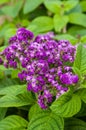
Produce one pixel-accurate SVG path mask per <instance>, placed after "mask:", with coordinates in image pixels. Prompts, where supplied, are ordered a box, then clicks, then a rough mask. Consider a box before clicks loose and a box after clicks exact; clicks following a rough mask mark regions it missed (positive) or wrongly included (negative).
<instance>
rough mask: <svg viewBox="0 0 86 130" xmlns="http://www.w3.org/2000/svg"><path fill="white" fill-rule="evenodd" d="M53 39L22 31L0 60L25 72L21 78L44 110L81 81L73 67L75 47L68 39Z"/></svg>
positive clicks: (12, 38) (12, 40)
mask: <svg viewBox="0 0 86 130" xmlns="http://www.w3.org/2000/svg"><path fill="white" fill-rule="evenodd" d="M53 36H54V34H53V33H52V32H49V33H47V34H45V35H38V36H36V37H34V35H33V33H32V32H30V31H29V30H26V29H25V28H19V29H18V31H17V33H16V35H15V36H13V37H11V38H10V40H9V46H8V47H7V48H6V49H5V50H4V51H3V52H2V53H1V58H0V64H4V66H5V67H7V68H8V67H13V68H14V69H15V68H20V69H21V70H22V71H21V73H19V74H18V77H19V78H20V80H21V81H22V80H24V81H26V82H27V89H28V90H29V91H32V92H34V93H37V95H38V104H39V105H40V107H41V108H43V109H46V108H47V107H48V105H50V103H51V102H52V101H53V99H54V98H55V97H56V98H58V97H59V96H60V95H61V94H63V93H64V92H66V91H67V90H68V87H69V86H70V85H74V84H76V83H77V82H78V76H77V75H75V74H74V73H73V71H72V67H71V65H72V63H73V62H74V57H75V52H76V48H75V47H74V46H72V45H71V44H70V42H69V41H67V40H60V41H56V40H53ZM67 63H68V64H70V66H67Z"/></svg>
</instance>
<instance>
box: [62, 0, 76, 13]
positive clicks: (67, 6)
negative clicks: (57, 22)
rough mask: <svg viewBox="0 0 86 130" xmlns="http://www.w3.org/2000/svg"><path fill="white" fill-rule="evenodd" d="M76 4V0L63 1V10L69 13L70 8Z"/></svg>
mask: <svg viewBox="0 0 86 130" xmlns="http://www.w3.org/2000/svg"><path fill="white" fill-rule="evenodd" d="M77 4H78V0H76V1H75V0H68V1H63V5H64V10H65V11H69V10H71V9H72V8H74V7H75V6H76V5H77Z"/></svg>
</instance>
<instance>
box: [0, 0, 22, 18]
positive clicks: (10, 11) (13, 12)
mask: <svg viewBox="0 0 86 130" xmlns="http://www.w3.org/2000/svg"><path fill="white" fill-rule="evenodd" d="M22 4H23V0H20V1H19V2H16V3H15V4H14V5H13V6H10V5H9V6H8V5H7V6H4V7H3V8H2V9H1V11H2V12H3V13H4V14H5V15H8V16H11V17H13V18H15V17H16V16H17V15H18V13H19V11H20V9H21V7H22Z"/></svg>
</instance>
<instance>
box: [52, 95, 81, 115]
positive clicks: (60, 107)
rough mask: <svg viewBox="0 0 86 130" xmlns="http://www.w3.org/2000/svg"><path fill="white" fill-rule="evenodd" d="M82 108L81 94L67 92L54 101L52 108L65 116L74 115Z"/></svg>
mask: <svg viewBox="0 0 86 130" xmlns="http://www.w3.org/2000/svg"><path fill="white" fill-rule="evenodd" d="M80 108H81V100H80V98H79V96H77V95H75V94H73V95H72V96H70V95H68V94H65V95H62V96H61V97H60V98H59V99H57V100H56V101H55V102H53V103H52V105H51V109H52V111H54V112H55V113H57V114H59V115H61V116H63V117H72V116H73V115H75V114H76V113H78V112H79V110H80Z"/></svg>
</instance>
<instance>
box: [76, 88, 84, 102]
mask: <svg viewBox="0 0 86 130" xmlns="http://www.w3.org/2000/svg"><path fill="white" fill-rule="evenodd" d="M85 87H86V86H85ZM76 94H77V95H79V97H80V98H81V99H82V101H83V102H85V103H86V88H82V89H79V90H78V91H76Z"/></svg>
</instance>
